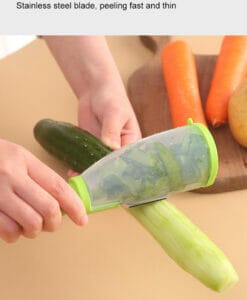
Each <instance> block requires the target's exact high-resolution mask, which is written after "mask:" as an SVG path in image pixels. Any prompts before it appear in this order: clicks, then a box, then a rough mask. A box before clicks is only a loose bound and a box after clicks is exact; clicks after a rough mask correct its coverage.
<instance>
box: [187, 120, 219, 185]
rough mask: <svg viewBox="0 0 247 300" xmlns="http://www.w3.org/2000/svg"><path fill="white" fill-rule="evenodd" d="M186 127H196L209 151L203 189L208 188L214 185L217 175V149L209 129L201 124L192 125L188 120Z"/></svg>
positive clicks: (191, 121)
mask: <svg viewBox="0 0 247 300" xmlns="http://www.w3.org/2000/svg"><path fill="white" fill-rule="evenodd" d="M187 124H188V125H193V126H196V127H197V128H198V129H199V130H200V131H201V133H202V135H203V137H204V138H205V141H206V143H207V145H208V149H209V161H210V166H209V177H208V181H207V183H206V184H205V185H204V186H205V187H207V186H210V185H212V184H213V183H214V181H215V179H216V176H217V174H218V168H219V158H218V151H217V147H216V144H215V141H214V138H213V136H212V134H211V132H210V131H209V129H208V128H207V127H206V126H205V125H203V124H201V123H194V122H193V120H192V119H188V122H187Z"/></svg>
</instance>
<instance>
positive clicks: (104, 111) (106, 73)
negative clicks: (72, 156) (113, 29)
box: [44, 36, 141, 149]
mask: <svg viewBox="0 0 247 300" xmlns="http://www.w3.org/2000/svg"><path fill="white" fill-rule="evenodd" d="M44 39H45V41H46V43H47V45H48V47H49V48H50V50H51V52H52V54H53V55H54V58H55V59H56V61H57V62H58V64H59V66H60V67H61V70H62V71H63V73H64V75H65V77H66V79H67V80H68V82H69V83H70V85H71V87H72V89H73V90H74V92H75V94H76V96H77V98H78V100H79V102H78V123H79V126H80V127H81V128H82V129H85V130H87V131H89V132H90V133H92V134H93V135H95V136H96V137H98V138H100V139H101V140H102V141H103V142H104V143H105V144H107V145H108V146H110V147H111V148H113V149H116V148H120V147H121V146H123V145H126V144H129V143H131V142H134V141H136V140H138V139H139V138H140V137H141V132H140V129H139V125H138V122H137V120H136V116H135V114H134V111H133V109H132V107H131V104H130V101H129V99H128V97H127V94H126V91H125V88H124V85H123V82H122V80H121V77H120V74H119V71H118V69H117V67H116V65H115V62H114V59H113V57H112V55H111V53H110V51H109V48H108V46H107V43H106V41H105V39H104V37H101V36H55V37H54V36H53V37H49V36H44Z"/></svg>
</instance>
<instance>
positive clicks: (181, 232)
mask: <svg viewBox="0 0 247 300" xmlns="http://www.w3.org/2000/svg"><path fill="white" fill-rule="evenodd" d="M34 135H35V137H36V139H37V140H38V142H39V143H40V144H41V145H42V146H43V147H44V148H45V149H46V150H47V151H48V152H49V153H51V154H52V155H54V156H56V157H57V158H59V159H60V160H62V161H63V162H64V163H66V164H67V165H68V166H69V167H70V168H73V169H74V170H75V171H77V172H79V173H81V172H83V171H84V170H85V168H87V167H88V166H89V165H90V164H92V163H94V162H96V161H97V160H98V159H100V158H101V157H103V156H105V155H107V154H108V153H109V152H110V150H109V148H108V147H106V146H105V145H103V144H102V143H101V142H100V141H99V140H97V139H96V138H95V137H93V136H91V135H90V134H89V133H87V132H85V131H83V130H81V129H79V128H78V127H76V126H74V125H72V124H68V123H65V122H57V121H53V120H48V119H44V120H41V121H39V122H38V123H37V124H36V126H35V128H34ZM85 137H86V140H85ZM94 147H95V148H94ZM85 160H86V161H87V162H86V163H85ZM82 162H83V163H82ZM176 184H180V180H178V181H177V183H176ZM126 210H127V211H128V212H129V213H130V214H131V215H132V216H134V217H135V218H136V219H137V220H138V221H139V222H140V223H141V224H142V225H143V226H144V227H145V228H146V229H147V230H148V231H149V233H150V234H151V235H152V236H153V237H154V238H155V239H156V240H157V241H158V242H159V244H160V245H161V247H162V248H163V249H164V250H165V251H166V253H167V254H168V255H169V256H170V257H171V258H172V259H173V260H174V261H176V262H177V263H178V264H179V265H180V266H181V267H182V268H183V269H184V270H185V271H187V272H189V273H190V274H192V275H193V276H194V277H196V278H197V279H199V280H200V281H201V282H202V283H203V284H205V285H206V286H208V287H209V288H211V289H213V290H215V291H223V290H225V289H226V288H228V287H230V286H233V285H234V284H235V283H236V282H237V281H238V275H237V273H236V271H235V270H234V268H233V266H232V265H231V263H230V262H229V260H228V259H227V257H226V256H225V255H224V253H223V252H222V251H221V250H220V249H219V248H218V247H217V246H216V245H215V244H214V243H213V242H212V241H210V240H209V238H208V237H207V236H206V235H205V234H204V233H203V232H202V231H201V230H200V229H199V228H198V227H196V226H195V225H194V224H192V223H191V221H190V220H189V219H188V218H187V217H186V216H185V215H184V214H182V213H181V212H179V210H178V209H177V208H176V207H175V206H174V205H172V204H171V203H169V202H168V201H166V200H161V201H157V202H152V203H148V204H143V205H140V206H136V207H133V208H130V209H126Z"/></svg>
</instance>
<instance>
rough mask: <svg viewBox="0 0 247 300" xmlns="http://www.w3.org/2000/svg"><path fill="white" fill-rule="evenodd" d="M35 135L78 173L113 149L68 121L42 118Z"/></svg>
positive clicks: (47, 148) (35, 128)
mask: <svg viewBox="0 0 247 300" xmlns="http://www.w3.org/2000/svg"><path fill="white" fill-rule="evenodd" d="M34 136H35V138H36V140H37V141H38V142H39V143H40V145H41V146H42V147H43V148H44V149H46V150H47V152H49V153H50V154H52V155H53V156H55V157H56V158H58V159H59V160H61V161H62V162H64V163H65V164H66V165H67V166H68V167H69V168H72V169H73V170H74V171H76V172H78V173H81V172H83V171H84V170H85V169H87V168H88V167H89V166H91V165H92V164H93V163H94V162H96V161H97V160H99V159H101V158H102V157H104V156H106V155H107V154H108V153H110V152H111V151H112V150H111V149H110V148H109V147H107V146H106V145H104V144H102V143H101V142H100V141H99V140H98V139H97V138H96V137H94V136H93V135H92V134H90V133H89V132H87V131H85V130H82V129H81V128H79V127H77V126H74V125H72V124H70V123H67V122H61V121H54V120H51V119H43V120H40V121H39V122H38V123H37V124H36V125H35V127H34Z"/></svg>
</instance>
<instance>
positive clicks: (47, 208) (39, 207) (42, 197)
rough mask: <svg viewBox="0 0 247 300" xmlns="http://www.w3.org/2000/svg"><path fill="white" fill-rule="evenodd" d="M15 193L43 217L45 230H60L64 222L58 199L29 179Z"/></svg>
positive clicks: (17, 187)
mask: <svg viewBox="0 0 247 300" xmlns="http://www.w3.org/2000/svg"><path fill="white" fill-rule="evenodd" d="M27 187H28V189H27ZM14 191H15V193H16V194H17V195H18V196H19V197H20V198H21V199H23V200H24V201H25V202H26V203H28V204H29V205H30V206H31V207H33V208H34V210H35V211H37V212H38V213H39V214H40V215H41V216H42V217H43V230H45V231H55V230H57V229H58V227H59V226H60V225H61V222H62V214H61V210H60V207H59V204H58V202H57V201H56V199H54V198H53V197H52V196H51V195H50V194H49V193H47V192H46V191H45V190H44V189H42V188H41V187H40V186H39V185H38V184H37V183H36V182H35V181H33V180H32V179H31V178H29V177H27V178H26V179H25V184H21V185H17V186H15V188H14Z"/></svg>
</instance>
